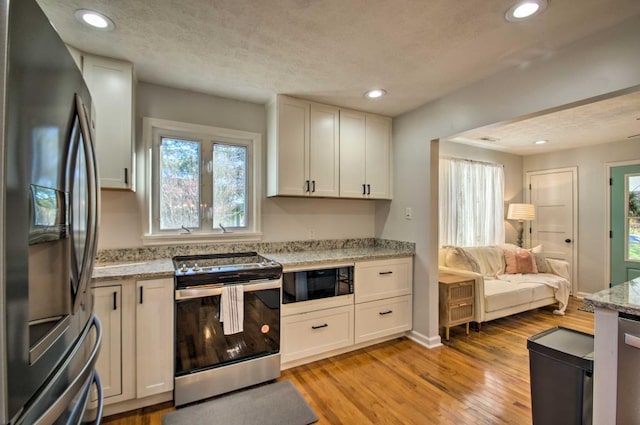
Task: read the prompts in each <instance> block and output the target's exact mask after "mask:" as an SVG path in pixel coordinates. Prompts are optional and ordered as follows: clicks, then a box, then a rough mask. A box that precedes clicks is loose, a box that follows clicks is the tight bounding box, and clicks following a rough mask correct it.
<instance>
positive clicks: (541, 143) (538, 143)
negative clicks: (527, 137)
mask: <svg viewBox="0 0 640 425" xmlns="http://www.w3.org/2000/svg"><path fill="white" fill-rule="evenodd" d="M547 142H548V140H536V141H535V142H533V144H534V145H544V144H545V143H547Z"/></svg>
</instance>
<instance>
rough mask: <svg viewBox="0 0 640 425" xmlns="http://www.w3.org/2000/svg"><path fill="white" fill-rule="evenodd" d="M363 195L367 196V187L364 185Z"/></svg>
mask: <svg viewBox="0 0 640 425" xmlns="http://www.w3.org/2000/svg"><path fill="white" fill-rule="evenodd" d="M362 194H363V195H366V194H367V185H366V184H364V183H362Z"/></svg>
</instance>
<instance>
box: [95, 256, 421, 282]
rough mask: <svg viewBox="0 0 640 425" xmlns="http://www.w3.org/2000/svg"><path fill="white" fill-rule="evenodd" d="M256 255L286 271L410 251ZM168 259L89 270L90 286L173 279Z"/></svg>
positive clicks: (124, 263)
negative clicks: (273, 262) (107, 282)
mask: <svg viewBox="0 0 640 425" xmlns="http://www.w3.org/2000/svg"><path fill="white" fill-rule="evenodd" d="M260 255H262V256H264V257H266V258H268V259H270V260H274V261H277V262H278V263H280V264H282V266H283V267H284V268H285V269H286V268H288V267H301V266H310V267H312V266H314V265H320V264H328V263H337V262H355V261H366V260H381V259H388V258H400V257H410V256H413V255H414V252H413V251H411V250H404V249H394V248H382V247H367V248H345V249H327V250H310V251H298V252H286V253H260ZM174 272H175V271H174V268H173V262H172V261H171V259H161V260H150V261H137V262H123V263H114V264H98V265H96V266H95V267H94V269H93V276H92V277H93V282H94V283H96V282H103V281H109V280H128V279H131V280H143V279H158V278H163V277H173V276H174Z"/></svg>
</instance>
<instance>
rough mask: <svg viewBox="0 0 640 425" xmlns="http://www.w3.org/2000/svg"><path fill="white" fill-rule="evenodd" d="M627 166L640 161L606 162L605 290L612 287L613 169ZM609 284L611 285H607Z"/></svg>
mask: <svg viewBox="0 0 640 425" xmlns="http://www.w3.org/2000/svg"><path fill="white" fill-rule="evenodd" d="M627 165H640V159H630V160H627V161H614V162H606V163H605V164H604V170H605V172H604V184H605V188H607V189H606V190H605V195H604V196H605V212H604V214H605V225H606V226H605V229H604V280H603V282H604V288H602V289H609V288H610V287H611V238H610V237H609V231H610V230H611V185H610V184H609V182H610V179H611V169H612V168H616V167H625V166H627ZM607 282H609V283H607Z"/></svg>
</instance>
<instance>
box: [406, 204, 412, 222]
mask: <svg viewBox="0 0 640 425" xmlns="http://www.w3.org/2000/svg"><path fill="white" fill-rule="evenodd" d="M404 218H405V219H407V220H413V208H411V207H407V208H405V209H404Z"/></svg>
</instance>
